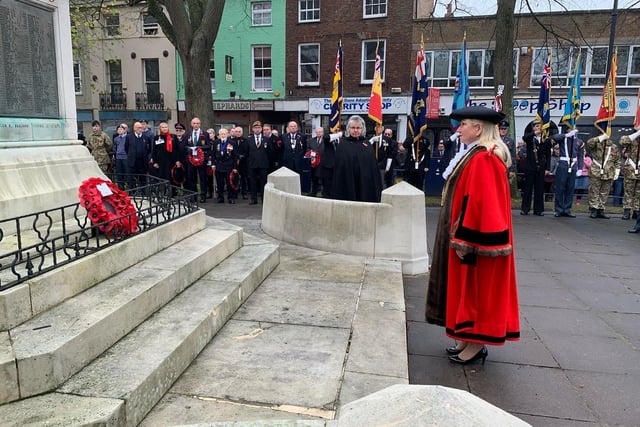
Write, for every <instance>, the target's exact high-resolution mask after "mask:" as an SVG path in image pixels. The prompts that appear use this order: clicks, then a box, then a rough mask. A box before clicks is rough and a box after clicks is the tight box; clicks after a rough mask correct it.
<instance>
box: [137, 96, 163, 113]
mask: <svg viewBox="0 0 640 427" xmlns="http://www.w3.org/2000/svg"><path fill="white" fill-rule="evenodd" d="M136 110H164V93H147V92H136Z"/></svg>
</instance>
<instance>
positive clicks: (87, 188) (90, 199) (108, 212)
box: [78, 178, 138, 236]
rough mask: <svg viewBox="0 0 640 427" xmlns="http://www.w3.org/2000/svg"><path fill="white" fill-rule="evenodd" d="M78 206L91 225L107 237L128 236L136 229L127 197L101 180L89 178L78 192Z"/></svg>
mask: <svg viewBox="0 0 640 427" xmlns="http://www.w3.org/2000/svg"><path fill="white" fill-rule="evenodd" d="M78 197H79V198H80V205H81V206H82V207H84V208H85V209H86V210H87V215H88V217H89V220H90V221H91V224H93V225H95V226H97V228H98V230H100V232H102V233H105V234H107V235H109V236H113V235H117V236H128V235H130V234H133V233H135V231H136V229H137V223H138V216H137V215H136V208H135V207H134V206H133V203H131V199H130V198H129V195H128V194H127V193H125V192H124V191H122V190H121V189H120V188H119V187H118V186H117V185H116V184H114V183H113V182H111V181H106V180H104V179H102V178H89V179H87V180H85V181H83V182H82V184H81V185H80V188H79V190H78Z"/></svg>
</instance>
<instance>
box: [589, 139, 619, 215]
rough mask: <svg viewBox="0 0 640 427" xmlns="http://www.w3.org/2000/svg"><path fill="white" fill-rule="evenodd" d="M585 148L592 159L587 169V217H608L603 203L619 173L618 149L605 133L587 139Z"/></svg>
mask: <svg viewBox="0 0 640 427" xmlns="http://www.w3.org/2000/svg"><path fill="white" fill-rule="evenodd" d="M587 149H588V150H589V153H591V158H592V160H593V163H591V168H590V169H589V208H590V209H591V215H589V217H590V218H604V219H609V216H608V215H605V213H604V205H605V203H606V202H607V198H608V197H609V192H610V191H611V184H613V181H615V180H616V179H618V176H619V175H620V151H619V150H618V147H617V146H616V145H615V144H614V143H613V142H612V141H611V140H610V139H609V135H607V134H602V135H600V136H597V137H595V138H591V139H589V140H588V141H587Z"/></svg>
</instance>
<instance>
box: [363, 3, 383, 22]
mask: <svg viewBox="0 0 640 427" xmlns="http://www.w3.org/2000/svg"><path fill="white" fill-rule="evenodd" d="M388 8H389V2H388V1H387V0H362V17H363V18H364V19H369V18H383V17H385V16H387V12H388ZM369 11H370V12H369Z"/></svg>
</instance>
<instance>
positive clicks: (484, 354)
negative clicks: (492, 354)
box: [449, 346, 489, 365]
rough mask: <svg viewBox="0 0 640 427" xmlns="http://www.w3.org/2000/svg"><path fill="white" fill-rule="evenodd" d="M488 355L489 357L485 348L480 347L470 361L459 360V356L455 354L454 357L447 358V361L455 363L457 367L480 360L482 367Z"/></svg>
mask: <svg viewBox="0 0 640 427" xmlns="http://www.w3.org/2000/svg"><path fill="white" fill-rule="evenodd" d="M488 355H489V351H488V350H487V347H485V346H482V348H481V349H480V351H479V352H477V353H476V354H475V355H474V356H473V357H471V358H470V359H467V360H464V359H460V356H459V355H457V354H456V355H454V356H449V360H450V361H452V362H453V363H457V364H459V365H468V364H469V363H473V362H475V361H476V360H478V359H482V364H483V365H484V360H485V359H486V358H487V356H488Z"/></svg>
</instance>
